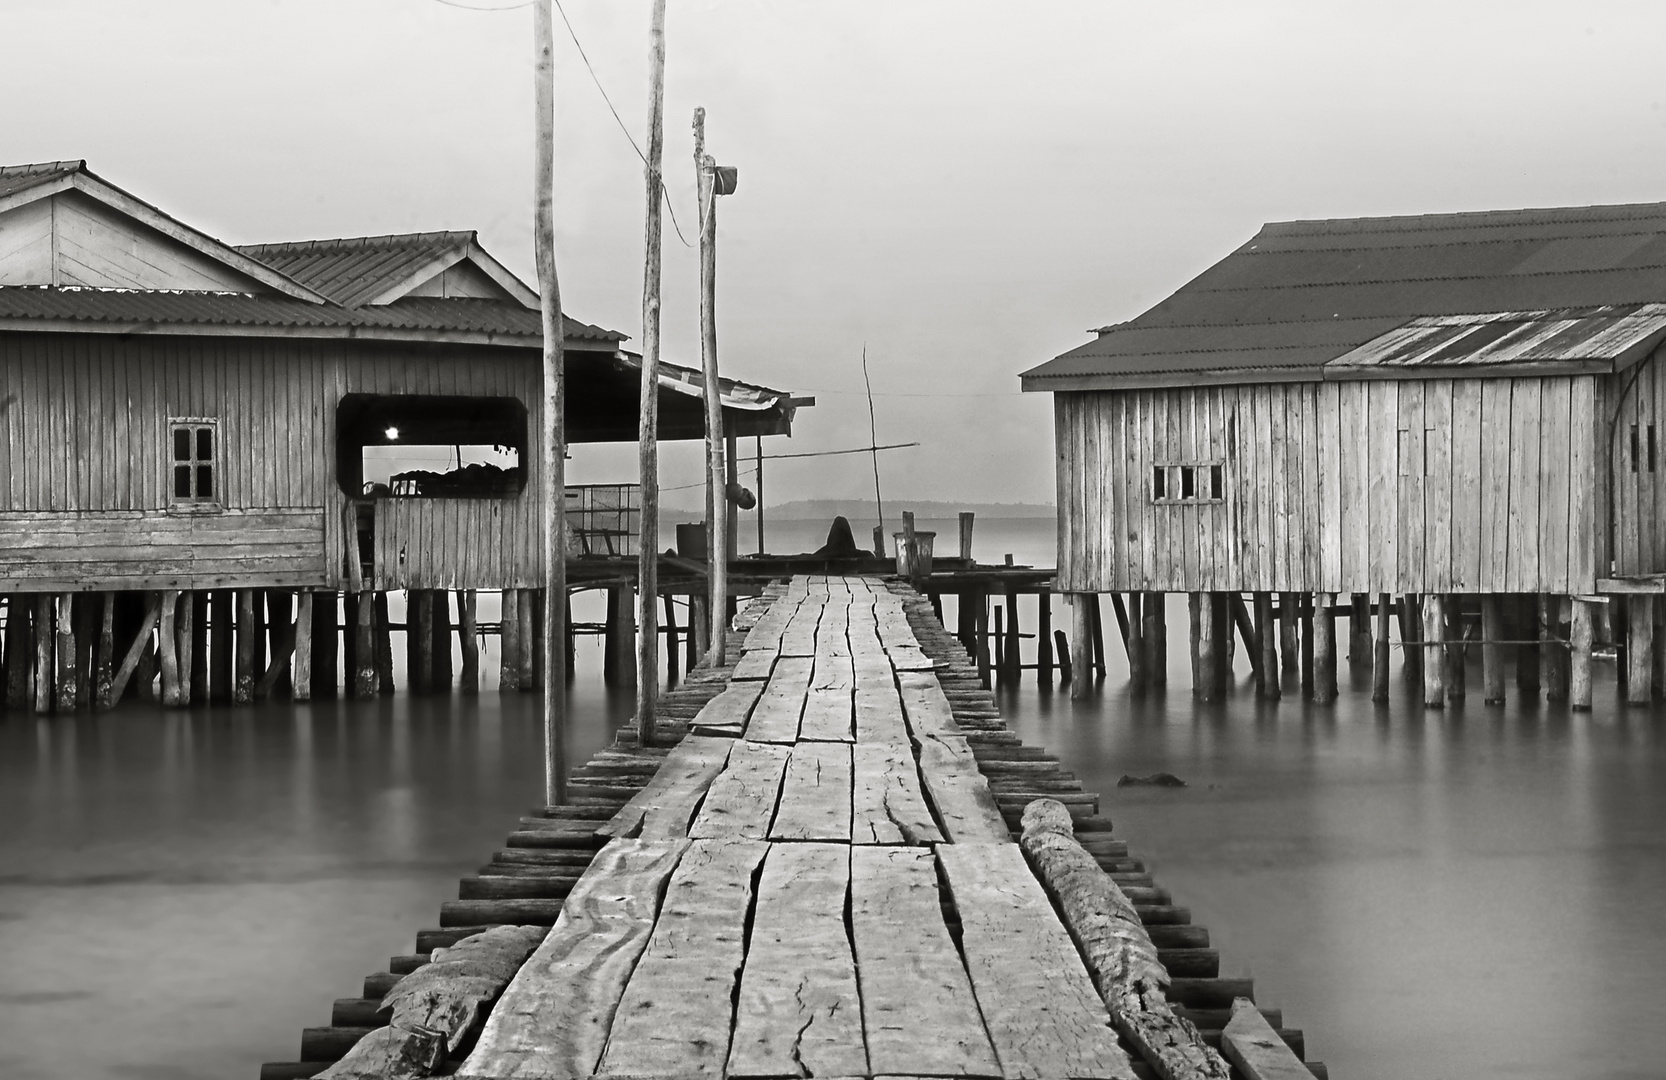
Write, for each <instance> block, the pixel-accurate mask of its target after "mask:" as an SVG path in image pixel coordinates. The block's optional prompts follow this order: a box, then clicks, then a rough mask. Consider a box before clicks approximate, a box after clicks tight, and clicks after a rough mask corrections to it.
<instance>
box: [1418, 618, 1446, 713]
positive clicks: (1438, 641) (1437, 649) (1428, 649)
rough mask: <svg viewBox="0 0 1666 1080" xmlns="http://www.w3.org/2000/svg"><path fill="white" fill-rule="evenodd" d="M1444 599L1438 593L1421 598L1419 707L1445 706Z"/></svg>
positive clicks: (1435, 707)
mask: <svg viewBox="0 0 1666 1080" xmlns="http://www.w3.org/2000/svg"><path fill="white" fill-rule="evenodd" d="M1445 600H1446V598H1445V597H1443V596H1442V595H1441V594H1440V593H1429V594H1428V595H1427V596H1425V597H1423V641H1424V648H1423V707H1424V708H1425V709H1440V708H1444V707H1445V705H1446V664H1445V663H1444V658H1443V656H1442V654H1443V653H1444V652H1445V651H1446V648H1445V638H1446V619H1445V617H1444V616H1445V607H1446V604H1445Z"/></svg>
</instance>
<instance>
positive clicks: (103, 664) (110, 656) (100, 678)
mask: <svg viewBox="0 0 1666 1080" xmlns="http://www.w3.org/2000/svg"><path fill="white" fill-rule="evenodd" d="M227 595H228V596H229V595H230V594H229V593H228V594H227ZM13 603H14V604H15V603H16V601H15V600H14V601H13ZM98 607H99V612H98V651H97V652H96V653H95V654H94V656H93V679H92V683H93V685H92V695H93V696H92V698H91V700H89V701H88V704H89V705H91V706H93V707H94V708H99V707H100V706H102V705H103V704H104V702H105V701H106V700H107V699H108V698H109V696H110V679H111V676H112V675H113V674H114V670H115V663H116V659H115V657H116V594H115V593H113V592H107V593H104V594H102V595H101V596H100V598H99V605H98ZM13 614H14V615H15V614H16V612H15V611H14V612H13ZM6 651H7V655H8V656H10V655H11V648H10V646H9V645H8V646H7V650H6ZM228 690H229V685H228ZM228 696H229V694H228Z"/></svg>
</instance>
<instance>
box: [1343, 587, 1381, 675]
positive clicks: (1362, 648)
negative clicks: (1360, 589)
mask: <svg viewBox="0 0 1666 1080" xmlns="http://www.w3.org/2000/svg"><path fill="white" fill-rule="evenodd" d="M1349 601H1350V603H1351V610H1350V613H1349V615H1348V666H1349V667H1356V668H1367V667H1370V666H1371V665H1372V664H1373V663H1374V662H1375V650H1374V649H1373V648H1372V645H1371V595H1370V594H1369V593H1354V594H1353V595H1352V596H1350V597H1349Z"/></svg>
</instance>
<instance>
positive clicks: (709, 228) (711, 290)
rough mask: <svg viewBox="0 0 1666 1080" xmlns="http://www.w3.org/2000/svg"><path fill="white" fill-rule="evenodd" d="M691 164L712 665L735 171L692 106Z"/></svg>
mask: <svg viewBox="0 0 1666 1080" xmlns="http://www.w3.org/2000/svg"><path fill="white" fill-rule="evenodd" d="M694 167H695V172H696V173H697V174H698V177H699V181H700V184H699V200H700V362H701V367H702V368H703V370H704V371H705V376H706V380H705V381H706V464H707V470H708V472H707V477H706V559H707V572H708V575H709V578H710V581H709V589H708V593H707V596H708V601H707V605H708V607H709V609H710V612H709V618H710V626H711V636H710V638H709V641H710V645H709V647H708V651H707V654H706V655H707V656H709V657H710V658H711V661H712V663H713V664H714V665H718V666H721V665H722V664H723V662H724V630H725V628H726V627H727V626H728V624H729V610H728V609H729V595H728V594H729V550H728V548H729V529H728V526H727V521H726V520H724V521H719V520H718V515H719V514H720V513H721V514H723V515H724V517H725V519H726V518H727V505H728V491H727V488H728V484H727V482H726V481H727V477H726V476H725V469H724V463H723V457H724V454H723V451H724V432H723V401H722V399H721V398H720V397H719V392H718V383H717V196H719V195H728V194H730V193H732V192H733V191H734V190H735V170H734V169H732V168H728V167H720V166H719V165H718V164H717V162H716V161H714V160H712V158H711V156H710V155H709V154H707V153H706V110H705V109H695V110H694Z"/></svg>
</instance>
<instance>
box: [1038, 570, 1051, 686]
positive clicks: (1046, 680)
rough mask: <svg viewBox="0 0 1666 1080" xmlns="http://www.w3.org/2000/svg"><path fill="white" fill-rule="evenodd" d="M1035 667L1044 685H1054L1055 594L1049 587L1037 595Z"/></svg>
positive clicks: (1039, 679)
mask: <svg viewBox="0 0 1666 1080" xmlns="http://www.w3.org/2000/svg"><path fill="white" fill-rule="evenodd" d="M1035 668H1036V679H1037V680H1038V681H1040V682H1041V683H1043V684H1044V685H1048V686H1050V685H1052V682H1053V594H1052V592H1051V591H1050V590H1048V589H1042V590H1041V591H1040V592H1039V593H1038V594H1037V596H1036V609H1035Z"/></svg>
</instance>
